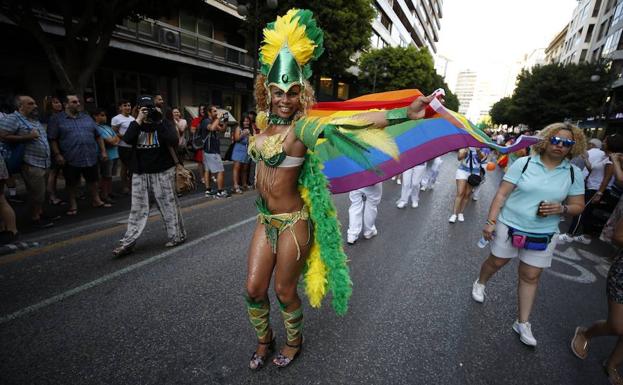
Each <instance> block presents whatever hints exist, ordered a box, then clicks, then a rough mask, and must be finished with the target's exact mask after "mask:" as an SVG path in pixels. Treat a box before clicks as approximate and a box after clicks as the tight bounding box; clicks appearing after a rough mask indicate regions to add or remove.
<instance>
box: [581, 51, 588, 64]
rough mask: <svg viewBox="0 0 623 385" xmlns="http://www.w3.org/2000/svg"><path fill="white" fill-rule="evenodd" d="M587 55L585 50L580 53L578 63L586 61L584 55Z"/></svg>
mask: <svg viewBox="0 0 623 385" xmlns="http://www.w3.org/2000/svg"><path fill="white" fill-rule="evenodd" d="M587 53H588V50H587V49H583V50H582V53H581V54H580V63H583V62H584V61H585V60H586V54H587Z"/></svg>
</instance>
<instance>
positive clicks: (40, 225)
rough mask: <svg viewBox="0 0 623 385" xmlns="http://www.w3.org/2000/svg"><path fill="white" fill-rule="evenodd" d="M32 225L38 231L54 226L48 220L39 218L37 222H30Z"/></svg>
mask: <svg viewBox="0 0 623 385" xmlns="http://www.w3.org/2000/svg"><path fill="white" fill-rule="evenodd" d="M32 225H33V226H34V227H36V228H38V229H47V228H49V227H52V226H54V222H52V221H51V220H49V219H45V218H42V217H40V218H39V219H37V220H33V221H32Z"/></svg>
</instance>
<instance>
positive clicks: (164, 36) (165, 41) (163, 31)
mask: <svg viewBox="0 0 623 385" xmlns="http://www.w3.org/2000/svg"><path fill="white" fill-rule="evenodd" d="M159 38H160V44H162V45H166V46H167V47H174V48H180V32H179V31H176V30H174V29H169V28H166V27H160V34H159Z"/></svg>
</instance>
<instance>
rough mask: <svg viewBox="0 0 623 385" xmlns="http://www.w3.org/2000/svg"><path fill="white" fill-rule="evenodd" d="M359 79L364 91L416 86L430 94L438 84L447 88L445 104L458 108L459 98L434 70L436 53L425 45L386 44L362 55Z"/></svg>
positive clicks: (439, 86)
mask: <svg viewBox="0 0 623 385" xmlns="http://www.w3.org/2000/svg"><path fill="white" fill-rule="evenodd" d="M359 63H360V64H359V69H360V71H361V72H360V74H359V82H360V85H361V91H362V92H363V93H370V92H382V91H392V90H399V89H405V88H417V89H419V90H420V91H422V93H424V94H429V93H431V92H433V91H434V90H436V89H437V88H443V89H444V90H445V91H446V98H445V100H446V106H447V107H448V108H450V109H452V110H454V111H456V110H458V108H459V101H458V98H457V97H456V96H455V95H454V94H453V93H452V92H451V91H450V89H449V88H448V85H447V84H446V83H445V82H444V80H443V77H441V76H440V75H438V74H437V73H436V72H435V65H434V62H433V57H432V56H431V55H430V53H429V52H428V50H427V49H426V48H421V49H418V48H416V47H413V46H409V47H385V48H383V49H374V50H370V51H369V52H365V53H364V54H362V55H361V58H360V61H359Z"/></svg>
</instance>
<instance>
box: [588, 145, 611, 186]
mask: <svg viewBox="0 0 623 385" xmlns="http://www.w3.org/2000/svg"><path fill="white" fill-rule="evenodd" d="M588 161H589V163H590V164H591V173H590V174H589V175H588V178H587V179H586V189H587V190H599V186H601V181H602V180H603V179H604V170H605V168H606V165H608V164H612V162H611V161H610V158H609V157H608V155H606V153H605V152H603V151H602V150H600V149H598V148H591V149H590V150H588Z"/></svg>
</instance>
